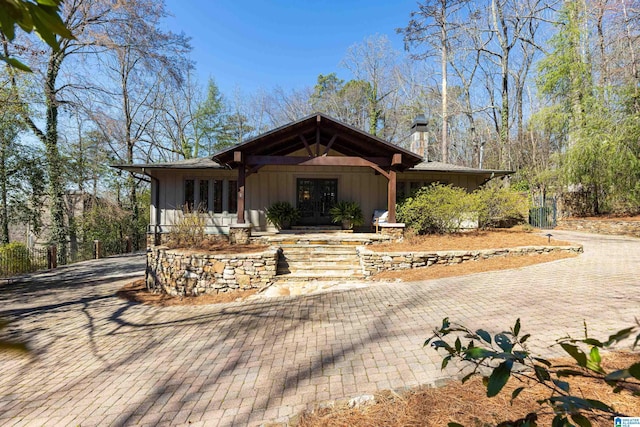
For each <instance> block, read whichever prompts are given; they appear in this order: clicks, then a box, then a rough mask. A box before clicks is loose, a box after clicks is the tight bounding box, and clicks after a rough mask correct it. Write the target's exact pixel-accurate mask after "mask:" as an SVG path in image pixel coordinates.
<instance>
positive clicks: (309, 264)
mask: <svg viewBox="0 0 640 427" xmlns="http://www.w3.org/2000/svg"><path fill="white" fill-rule="evenodd" d="M359 265H360V261H359V260H358V259H350V260H336V261H333V260H316V259H311V260H290V259H280V260H278V267H280V266H285V267H286V266H289V267H296V268H302V269H311V268H315V269H317V270H323V269H324V270H332V269H338V270H343V269H345V268H354V267H356V266H359Z"/></svg>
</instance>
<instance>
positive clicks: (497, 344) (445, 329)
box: [424, 318, 640, 427]
mask: <svg viewBox="0 0 640 427" xmlns="http://www.w3.org/2000/svg"><path fill="white" fill-rule="evenodd" d="M636 323H638V322H637V321H636ZM520 326H521V325H520V319H517V320H516V323H515V325H514V326H513V327H512V328H510V329H509V330H508V331H502V332H500V333H497V334H494V335H493V336H492V335H491V334H490V333H489V332H488V331H486V330H483V329H477V330H473V329H470V328H468V327H466V326H464V325H462V324H459V323H453V322H450V321H449V319H448V318H444V319H443V320H442V326H440V327H437V328H435V329H434V331H433V335H432V336H431V337H430V338H428V339H427V340H426V341H425V343H424V345H425V346H427V345H431V346H432V347H433V348H435V349H436V350H443V351H444V354H445V356H444V357H443V359H442V364H441V368H442V369H444V368H446V367H447V365H448V364H449V362H451V361H454V363H456V364H457V365H458V367H459V368H460V370H461V371H462V370H466V371H467V372H469V373H468V374H467V375H465V376H464V377H463V378H462V380H461V381H462V383H463V384H464V383H465V382H466V381H468V380H469V379H470V378H472V377H474V376H480V377H482V379H483V384H484V386H485V387H486V390H487V397H494V396H497V395H498V394H500V393H501V391H502V390H503V388H504V386H505V385H506V384H507V382H508V381H509V379H510V378H514V379H515V380H518V381H519V382H520V383H521V384H524V385H523V386H520V387H518V388H516V389H515V390H514V391H513V392H512V393H511V402H512V403H513V401H514V400H515V399H516V398H517V397H518V396H519V395H520V393H521V392H522V391H523V390H525V389H532V388H533V387H536V390H538V392H539V391H540V390H546V392H547V394H546V395H545V396H544V397H543V398H542V399H539V400H537V403H538V405H539V407H538V408H536V409H534V410H533V411H532V412H530V413H529V414H527V415H526V416H525V417H524V418H521V419H518V420H507V421H505V422H502V423H500V424H498V425H500V426H503V425H504V426H514V427H525V426H526V427H534V426H536V425H537V423H536V421H537V418H538V414H539V413H543V412H549V411H551V412H552V413H553V414H555V418H554V419H553V421H552V426H560V427H565V426H574V425H575V426H580V427H588V426H589V427H590V426H591V425H592V424H591V422H590V421H589V419H588V418H587V416H590V417H598V418H601V419H608V420H611V418H612V417H613V416H621V415H624V414H620V413H618V412H617V411H616V410H615V409H614V408H613V407H611V406H609V405H608V404H606V403H605V402H603V401H601V400H599V399H600V397H599V396H598V395H597V394H596V395H593V396H589V393H590V391H589V390H586V391H585V390H580V389H578V390H575V389H572V388H571V387H572V385H571V384H570V383H569V382H568V381H567V378H584V379H589V381H592V382H595V383H600V384H607V385H608V386H610V387H611V388H612V389H613V392H614V393H620V392H622V391H624V392H626V393H631V394H632V395H633V396H640V388H639V383H638V381H639V380H640V363H637V362H636V363H632V364H631V365H629V366H628V367H626V368H623V369H618V370H609V369H607V368H606V367H605V366H603V364H602V354H601V350H603V351H604V350H608V349H611V348H613V347H614V346H615V345H617V344H619V343H620V342H621V341H622V340H625V339H627V338H632V335H634V334H637V333H638V332H640V324H637V325H635V326H631V327H628V328H625V329H622V330H620V331H617V332H616V333H614V334H613V335H610V336H609V338H608V339H607V340H606V341H601V340H597V339H595V338H592V337H589V336H588V333H587V324H586V323H585V324H584V338H572V337H571V336H566V337H563V338H559V339H557V340H556V343H557V344H558V346H559V347H560V348H562V350H564V351H565V352H566V353H567V355H568V356H570V357H571V358H573V359H574V363H575V365H577V366H574V365H572V364H571V363H567V362H566V361H564V360H561V361H559V362H554V361H551V360H547V359H544V358H542V357H540V356H538V355H536V354H535V353H533V352H532V351H531V350H530V349H529V348H528V345H527V344H528V343H527V340H528V339H529V338H530V337H531V334H523V333H522V332H521V327H520ZM638 342H640V334H638V335H637V336H636V338H635V342H634V343H633V348H634V349H635V347H636V346H637V345H638ZM464 365H467V366H464ZM467 367H470V368H472V369H466V368H467ZM527 380H528V381H529V383H527V382H526V381H527ZM530 382H533V383H534V385H527V384H530ZM629 415H633V414H629ZM448 425H449V426H450V427H453V426H455V427H462V426H461V425H460V424H457V423H449V424H448Z"/></svg>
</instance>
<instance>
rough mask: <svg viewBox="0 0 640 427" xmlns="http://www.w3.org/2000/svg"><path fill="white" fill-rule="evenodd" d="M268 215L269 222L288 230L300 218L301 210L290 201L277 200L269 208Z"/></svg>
mask: <svg viewBox="0 0 640 427" xmlns="http://www.w3.org/2000/svg"><path fill="white" fill-rule="evenodd" d="M266 215H267V219H268V220H269V222H271V223H272V224H273V225H275V226H276V228H278V229H280V230H287V229H289V228H291V224H293V223H294V222H295V221H296V220H297V219H298V218H300V211H299V210H298V209H297V208H294V207H293V206H292V205H291V203H289V202H275V203H274V204H272V205H271V206H269V207H268V208H267V211H266Z"/></svg>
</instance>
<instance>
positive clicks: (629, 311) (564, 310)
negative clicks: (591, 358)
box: [0, 232, 640, 426]
mask: <svg viewBox="0 0 640 427" xmlns="http://www.w3.org/2000/svg"><path fill="white" fill-rule="evenodd" d="M553 233H554V234H555V235H556V236H557V237H558V238H561V239H562V240H569V241H573V242H576V243H582V244H583V245H584V254H582V255H581V256H580V257H578V258H574V259H566V260H561V261H556V262H552V263H548V264H540V265H536V266H531V267H526V268H522V269H517V270H509V271H502V272H490V273H483V274H475V275H470V276H465V277H458V278H447V279H440V280H432V281H425V282H414V283H393V284H373V283H372V284H371V286H370V287H367V288H361V289H353V290H341V291H333V292H327V293H323V294H316V295H307V296H301V297H280V298H273V299H268V300H267V299H263V300H255V301H251V302H249V303H233V304H224V305H209V306H195V307H169V308H156V307H148V306H142V305H137V304H131V303H127V302H124V301H122V300H119V299H117V298H116V297H115V296H114V293H115V291H116V290H117V289H118V288H119V287H121V286H122V285H123V284H124V283H126V282H127V281H130V280H131V279H132V278H133V277H136V276H139V275H141V274H142V272H143V270H144V258H143V257H142V256H131V257H120V258H110V259H107V260H101V261H96V262H88V263H82V264H78V265H75V266H70V267H65V268H62V269H59V270H58V271H55V272H51V273H46V274H37V275H33V276H31V277H30V278H28V279H24V280H23V281H22V282H21V283H15V284H10V285H0V303H1V305H0V307H1V309H0V316H1V317H3V318H9V319H10V320H12V321H13V323H12V324H11V326H10V331H11V333H12V336H14V337H15V336H18V337H22V338H28V339H29V342H30V345H31V348H32V349H33V351H32V355H31V356H28V357H16V356H15V355H9V354H0V425H82V426H90V425H114V426H119V425H207V426H209V425H210V426H236V425H259V424H261V423H263V422H265V421H268V420H277V419H282V418H283V417H288V416H290V415H293V414H295V413H296V412H298V411H300V410H301V409H304V408H305V407H307V405H309V404H312V403H314V402H318V401H324V400H329V399H338V398H343V397H349V396H355V395H358V394H363V393H371V392H374V391H376V390H380V389H398V388H403V387H410V386H415V385H418V384H431V383H433V382H434V381H435V380H437V379H438V378H441V377H443V376H445V375H451V374H455V371H449V372H446V373H442V372H441V371H440V369H439V366H440V360H441V358H440V357H439V356H438V355H437V354H436V353H435V352H434V351H433V350H432V349H429V348H423V347H422V343H423V342H424V340H425V338H426V337H427V336H429V334H430V331H431V330H432V328H433V327H434V326H436V325H439V324H440V322H441V320H442V318H443V317H445V316H449V317H450V318H451V320H453V321H459V322H463V323H465V324H466V325H468V326H470V327H473V328H479V327H482V328H485V329H488V330H490V331H493V332H498V331H500V330H503V329H505V328H507V327H508V326H509V325H512V324H513V323H514V321H515V319H516V318H518V317H520V318H521V319H522V324H523V330H526V331H527V332H529V333H532V334H533V336H534V337H535V339H533V338H532V340H531V341H532V345H533V346H534V349H535V350H536V351H540V352H541V353H542V352H544V354H545V355H548V354H549V353H550V352H551V353H552V354H554V353H556V352H557V350H556V349H555V348H551V349H549V348H548V347H549V346H550V345H551V344H553V343H554V340H555V339H556V338H559V337H561V336H563V335H565V334H566V333H571V334H574V335H579V334H581V333H582V327H583V323H582V322H583V320H586V321H587V322H588V326H589V329H590V333H591V334H592V335H594V336H598V337H601V336H607V334H609V333H611V332H613V331H615V330H618V329H621V328H623V327H626V326H629V325H632V324H633V323H634V317H640V283H639V282H640V279H638V278H639V277H640V239H633V238H626V237H615V236H599V235H588V234H580V233H572V232H553Z"/></svg>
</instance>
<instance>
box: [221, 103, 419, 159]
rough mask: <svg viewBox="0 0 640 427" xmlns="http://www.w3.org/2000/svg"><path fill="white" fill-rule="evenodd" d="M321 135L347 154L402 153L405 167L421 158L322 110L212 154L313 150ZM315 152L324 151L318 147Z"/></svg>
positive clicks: (323, 140) (321, 142)
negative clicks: (323, 112) (325, 113)
mask: <svg viewBox="0 0 640 427" xmlns="http://www.w3.org/2000/svg"><path fill="white" fill-rule="evenodd" d="M318 135H319V145H320V146H323V147H326V146H327V145H329V144H331V150H335V151H337V152H340V153H342V154H344V155H345V156H355V157H377V158H379V157H385V158H389V159H391V157H392V156H393V155H394V154H397V153H399V154H402V169H407V168H410V167H412V166H414V165H416V164H418V163H420V162H421V161H422V158H421V157H420V156H419V155H418V154H416V153H413V152H411V151H409V150H406V149H404V148H402V147H399V146H397V145H395V144H392V143H390V142H387V141H385V140H383V139H381V138H378V137H377V136H375V135H371V134H370V133H367V132H365V131H362V130H360V129H357V128H355V127H353V126H350V125H348V124H346V123H342V122H340V121H338V120H336V119H334V118H331V117H329V116H327V115H324V114H322V113H315V114H312V115H310V116H307V117H304V118H302V119H300V120H297V121H295V122H291V123H289V124H287V125H284V126H280V127H279V128H276V129H273V130H271V131H269V132H266V133H263V134H261V135H258V136H256V137H254V138H251V139H249V140H247V141H245V142H243V143H241V144H239V145H236V146H234V147H231V148H228V149H226V150H223V151H220V152H218V153H216V154H214V155H213V159H214V160H216V161H217V162H219V163H220V164H231V163H233V161H234V152H236V151H241V152H243V153H246V154H251V155H256V156H286V155H288V154H291V153H293V152H295V151H298V150H301V149H303V150H304V149H307V148H306V147H307V146H308V147H309V149H310V150H311V151H314V150H318V148H319V146H316V142H317V140H318V138H317V136H318ZM305 143H306V145H305ZM314 147H315V148H314ZM315 154H316V155H322V154H323V153H322V152H317V151H316V152H315Z"/></svg>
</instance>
